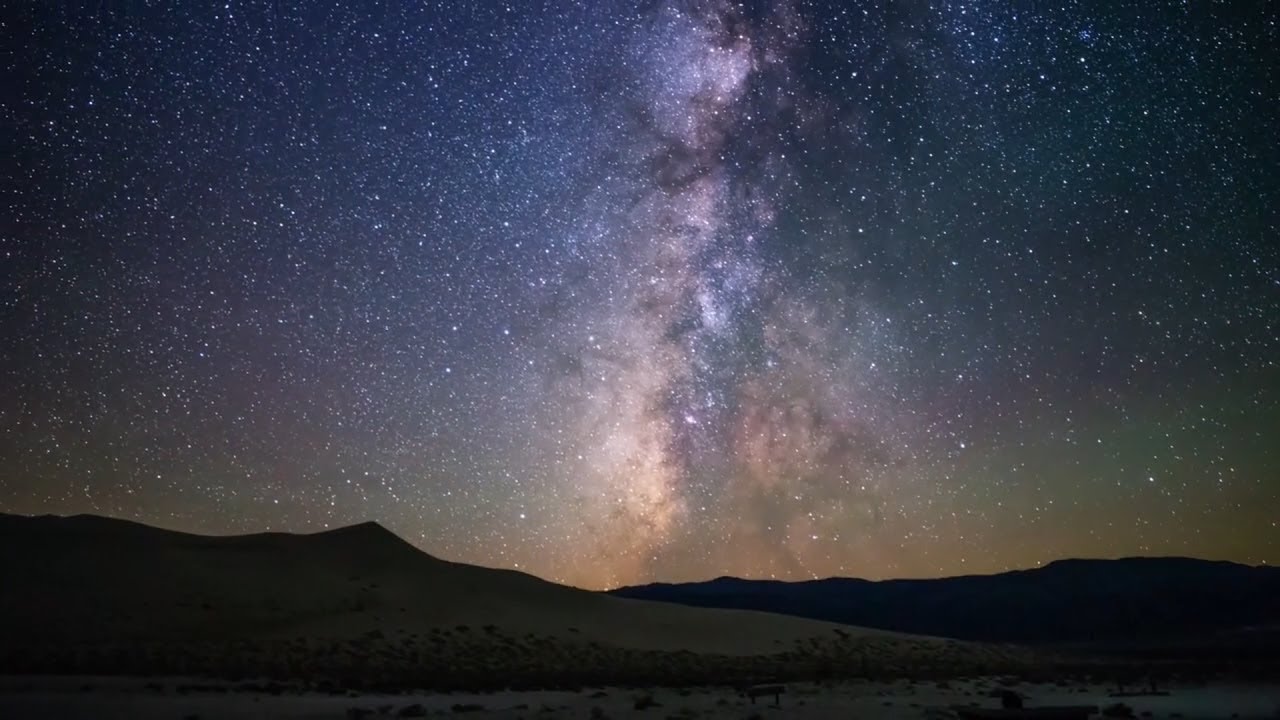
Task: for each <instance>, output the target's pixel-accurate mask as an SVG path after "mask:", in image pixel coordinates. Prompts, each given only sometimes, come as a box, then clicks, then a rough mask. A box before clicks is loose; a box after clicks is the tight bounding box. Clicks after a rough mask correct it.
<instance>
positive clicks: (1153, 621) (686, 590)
mask: <svg viewBox="0 0 1280 720" xmlns="http://www.w3.org/2000/svg"><path fill="white" fill-rule="evenodd" d="M612 593H613V594H614V595H618V596H621V597H630V598H638V599H646V600H660V601H665V602H673V603H679V604H684V605H694V606H699V607H716V608H740V609H753V610H764V611H767V612H776V613H782V614H787V615H796V616H799V617H806V618H812V619H821V620H827V621H830V622H840V623H849V624H853V625H859V626H864V627H873V628H880V629H885V630H894V631H899V632H909V633H919V634H925V635H937V636H943V637H952V638H959V639H966V640H983V641H994V642H1018V643H1040V644H1051V643H1052V644H1069V643H1097V642H1111V643H1124V642H1133V641H1137V640H1144V641H1145V640H1154V639H1157V638H1163V639H1168V638H1174V637H1186V636H1191V635H1198V636H1203V635H1205V634H1212V633H1217V632H1223V631H1233V632H1234V631H1239V630H1241V629H1242V628H1249V627H1255V626H1256V627H1267V626H1276V625H1280V568H1275V567H1269V566H1257V567H1254V566H1249V565H1241V564H1237V563H1231V562H1225V561H1212V560H1199V559H1195V558H1186V557H1130V558H1121V559H1116V560H1090V559H1068V560H1059V561H1056V562H1052V563H1049V564H1048V565H1045V566H1044V567H1041V568H1035V569H1030V570H1014V571H1010V572H1005V573H999V574H996V575H966V576H958V577H949V578H939V579H929V580H882V581H872V580H862V579H857V578H830V579H826V580H809V581H799V582H784V581H775V580H743V579H740V578H731V577H720V578H716V579H714V580H710V581H706V582H697V583H684V584H665V583H658V584H652V585H642V586H635V587H625V588H619V589H617V590H614V591H612Z"/></svg>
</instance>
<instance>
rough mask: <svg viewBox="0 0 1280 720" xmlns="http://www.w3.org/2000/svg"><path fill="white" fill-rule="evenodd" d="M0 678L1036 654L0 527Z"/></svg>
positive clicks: (435, 676)
mask: <svg viewBox="0 0 1280 720" xmlns="http://www.w3.org/2000/svg"><path fill="white" fill-rule="evenodd" d="M0 563H2V567H3V568H4V572H5V576H6V579H7V580H9V581H10V582H6V583H5V584H4V586H3V587H2V588H0V637H4V638H5V642H4V643H0V672H8V673H21V674H57V675H68V674H74V675H101V674H112V675H138V676H174V675H184V676H210V677H220V678H228V679H244V678H251V677H268V678H273V679H277V680H289V679H299V680H306V681H308V682H311V683H318V682H325V683H329V684H330V685H331V686H333V687H338V688H342V689H344V690H346V689H352V690H364V691H374V690H376V691H401V690H404V689H409V688H428V689H469V690H492V689H504V688H511V689H549V688H578V687H583V686H587V685H604V684H615V685H616V684H624V685H629V686H646V685H647V686H659V685H667V686H690V685H700V684H736V683H744V682H752V681H755V680H759V679H762V678H763V679H782V680H796V679H814V678H837V677H850V676H861V677H896V676H904V675H912V676H916V677H953V676H956V675H977V674H982V673H1008V672H1017V671H1021V670H1025V669H1027V668H1028V667H1031V666H1033V665H1036V664H1038V663H1042V662H1043V661H1044V658H1042V657H1039V656H1035V655H1033V654H1031V653H1029V652H1027V651H1025V650H1021V649H1018V648H1015V647H1013V646H1001V645H989V644H976V643H962V642H958V641H953V640H944V639H940V638H931V637H922V636H913V635H904V634H899V633H892V632H885V631H877V630H868V629H864V628H857V627H851V626H847V625H836V624H832V623H826V622H819V621H814V620H807V619H801V618H794V617H785V616H781V615H773V614H767V613H760V612H754V611H745V610H719V609H705V608H691V607H684V606H679V605H673V604H667V603H655V602H648V601H640V600H632V599H624V598H617V597H612V596H609V595H605V594H601V593H592V592H587V591H583V590H578V589H574V588H569V587H564V586H560V585H556V584H553V583H549V582H545V581H543V580H539V579H538V578H535V577H532V576H529V575H525V574H522V573H518V572H512V571H507V570H493V569H488V568H481V567H475V566H470V565H462V564H457V563H450V562H447V561H444V560H440V559H438V558H434V557H432V556H430V555H427V554H425V553H423V552H421V551H419V550H417V549H416V548H414V547H413V546H411V545H409V544H408V543H406V542H404V541H403V540H401V539H400V538H398V537H396V536H395V535H393V534H391V533H390V532H388V531H386V530H385V529H383V528H381V527H380V526H378V525H376V524H373V523H366V524H363V525H357V526H352V527H347V528H342V529H338V530H334V531H330V532H323V533H318V534H314V535H291V534H259V535H247V536H238V537H204V536H197V535H188V534H184V533H177V532H170V531H166V530H161V529H158V528H154V527H149V526H144V525H139V524H135V523H130V522H125V521H121V520H112V519H108V518H101V517H94V516H77V517H70V518H61V517H21V516H12V515H10V516H0Z"/></svg>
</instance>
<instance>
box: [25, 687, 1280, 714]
mask: <svg viewBox="0 0 1280 720" xmlns="http://www.w3.org/2000/svg"><path fill="white" fill-rule="evenodd" d="M192 684H198V685H200V686H201V688H202V689H200V690H191V689H190V688H189V687H188V688H187V689H186V690H185V691H183V692H180V691H179V690H178V688H179V687H180V686H184V685H186V686H190V685H192ZM148 686H150V687H148ZM998 686H999V683H998V681H996V680H994V679H977V680H968V681H960V682H952V683H949V684H946V685H943V686H939V685H937V684H934V683H930V682H916V683H911V682H906V681H899V682H896V683H870V682H846V683H834V684H828V685H825V686H818V685H815V684H812V683H795V684H791V685H789V686H788V691H787V693H786V694H784V695H783V696H782V700H781V705H780V706H779V707H774V706H773V703H772V700H771V699H767V700H766V699H761V700H759V701H757V703H756V704H754V705H753V704H751V702H750V701H748V700H746V699H745V698H742V697H740V696H738V694H737V693H736V692H735V691H733V690H731V689H728V688H695V689H681V690H677V689H668V688H655V689H652V690H634V689H620V688H602V689H588V690H584V691H582V692H503V693H491V694H485V695H464V694H421V695H357V696H347V695H337V696H334V695H324V694H315V693H304V694H297V693H292V692H285V693H283V694H280V695H272V694H269V693H263V692H246V691H243V690H234V689H232V690H226V688H227V686H225V685H216V684H214V683H210V682H208V681H200V680H188V679H175V678H170V679H166V680H157V679H131V678H92V677H79V678H70V677H59V678H47V677H0V718H5V719H6V720H27V719H28V718H30V719H31V720H54V719H56V720H76V719H78V718H86V719H87V718H94V719H101V720H113V719H116V718H120V719H125V718H128V719H130V720H135V719H136V720H153V719H154V720H184V719H185V720H195V719H196V718H198V719H199V720H220V719H222V718H281V719H289V720H304V719H308V720H343V719H346V718H354V717H368V718H378V717H389V718H396V717H408V716H410V715H405V714H403V713H404V709H405V708H407V707H410V706H414V705H417V706H419V708H420V709H421V710H422V711H423V714H422V715H416V716H423V717H443V716H454V715H458V716H462V717H468V718H529V719H530V720H533V719H535V718H581V719H583V720H605V719H608V718H615V719H619V720H621V719H623V718H654V719H657V720H677V719H678V720H687V719H692V718H701V719H705V720H717V719H719V718H726V719H729V718H732V719H734V720H749V719H751V718H761V719H762V720H767V719H768V718H778V719H781V718H805V719H808V718H812V719H814V720H818V719H823V720H825V719H827V718H895V719H896V718H902V719H905V718H936V719H939V720H941V718H945V717H949V716H950V714H949V713H948V712H947V708H949V707H950V706H952V705H955V704H962V705H969V704H978V705H982V706H986V707H995V706H996V705H997V701H996V700H993V699H991V698H989V697H985V694H986V692H987V691H988V690H990V689H991V688H995V687H998ZM214 687H220V688H223V689H224V690H226V691H213V690H211V688H214ZM1016 689H1017V690H1018V692H1020V693H1022V694H1023V695H1024V696H1025V697H1026V698H1027V700H1026V703H1027V706H1028V707H1034V706H1037V705H1060V704H1070V705H1081V704H1084V705H1099V706H1103V705H1108V704H1111V703H1114V702H1117V700H1116V699H1115V698H1111V697H1108V692H1109V690H1110V689H1109V688H1104V687H1099V686H1089V687H1062V686H1059V685H1032V684H1022V685H1019V686H1017V688H1016ZM642 697H650V698H652V699H653V701H655V702H656V703H657V704H656V705H653V706H650V707H647V708H644V709H637V707H636V705H637V702H636V701H637V700H638V699H640V698H642ZM1123 701H1124V702H1125V703H1127V704H1128V705H1129V706H1130V707H1132V708H1133V709H1134V711H1135V713H1137V714H1138V716H1139V718H1144V717H1145V718H1151V719H1152V720H1155V719H1158V718H1168V719H1171V720H1209V719H1212V718H1222V719H1224V720H1228V719H1231V718H1236V719H1237V720H1250V719H1264V720H1276V718H1280V685H1263V686H1243V685H1225V684H1222V685H1210V686H1202V687H1173V688H1171V694H1170V695H1168V696H1164V697H1131V698H1124V700H1123ZM361 711H363V712H367V713H368V714H361ZM1148 713H1149V714H1148Z"/></svg>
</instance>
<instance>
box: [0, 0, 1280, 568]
mask: <svg viewBox="0 0 1280 720" xmlns="http://www.w3.org/2000/svg"><path fill="white" fill-rule="evenodd" d="M1274 10H1275V8H1274V6H1272V5H1271V4H1269V3H1262V2H1256V3H1255V2H1235V3H1212V2H1195V3H1189V2H1151V3H1145V2H1144V3H1114V2H1110V0H1096V1H1086V0H1081V1H1072V0H1068V1H1066V2H1062V3H1056V4H1054V5H1053V6H1052V7H1050V6H1048V5H1046V4H1043V3H1031V4H1023V3H995V2H985V1H981V0H980V1H977V2H960V1H958V0H955V1H948V2H937V3H923V2H913V1H907V2H897V1H895V2H890V1H889V0H882V1H880V2H863V3H843V2H830V3H825V2H818V1H816V0H815V1H812V2H799V3H789V2H774V3H767V2H745V3H738V4H735V3H730V2H722V1H719V0H710V1H708V2H687V3H682V2H668V1H665V0H663V1H659V2H644V3H638V4H632V3H619V2H610V1H608V0H602V1H601V2H591V3H582V4H581V6H580V5H579V4H577V3H558V2H551V3H542V2H529V3H523V2H522V3H512V4H510V5H503V4H500V3H498V2H478V3H453V2H441V3H434V4H433V3H396V2H368V3H354V4H325V3H321V2H314V3H310V2H309V3H298V2H293V1H291V0H276V1H275V2H261V3H249V4H246V3H241V2H217V3H204V2H195V3H181V4H178V3H144V2H102V3H93V4H89V5H85V6H83V7H78V6H75V5H74V4H71V3H19V4H18V6H17V7H11V8H10V9H9V10H6V12H5V13H4V18H3V20H2V21H0V22H2V23H3V35H4V37H5V40H4V45H5V46H6V47H5V49H4V54H5V56H6V57H7V58H8V61H7V62H6V63H5V66H6V71H5V80H4V82H3V83H2V86H3V87H4V90H3V97H4V103H3V116H4V124H5V127H6V128H7V132H5V133H4V134H3V138H0V142H2V143H3V144H4V157H5V158H6V160H5V163H4V167H5V172H4V182H3V185H2V187H3V190H2V193H3V194H2V195H0V207H2V208H3V210H2V211H0V291H2V292H0V332H2V335H0V337H3V338H4V343H3V349H2V350H0V510H4V511H9V512H20V513H49V512H52V513H77V512H94V513H105V514H110V515H116V516H121V517H126V518H131V519H136V520H141V521H144V522H148V523H153V524H158V525H161V526H165V527H170V528H176V529H181V530H188V531H195V532H204V533H233V532H247V531H260V530H268V529H270V530H289V531H311V530H320V529H323V528H326V527H334V526H336V525H340V524H346V523H352V522H358V521H362V520H366V519H375V520H378V521H380V522H382V523H383V524H385V525H386V526H387V527H388V528H390V529H392V530H393V531H395V532H397V533H399V534H401V535H402V536H404V537H405V538H407V539H408V540H410V541H411V542H413V543H415V544H416V545H418V546H419V547H421V548H423V549H424V550H426V551H428V552H431V553H433V554H436V555H439V556H442V557H445V558H448V559H453V560H459V561H466V562H473V563H480V564H484V565H491V566H502V567H517V568H520V569H523V570H526V571H529V572H532V573H535V574H537V575H540V576H543V577H547V578H551V579H555V580H559V581H563V582H568V583H573V584H577V585H581V586H586V587H592V588H598V587H609V586H614V585H618V584H624V583H635V582H641V581H647V580H652V579H663V580H685V579H694V578H705V577H711V576H715V575H721V574H736V575H745V576H754V577H778V578H807V577H815V576H825V575H832V574H842V575H856V576H862V577H870V578H880V577H892V576H935V575H945V574H958V573H966V572H990V571H998V570H1004V569H1009V568H1015V567H1028V566H1034V565H1036V564H1038V563H1044V562H1048V561H1050V560H1053V559H1056V558H1060V557H1066V556H1104V557H1110V556H1118V555H1133V554H1187V555H1196V556H1204V557H1212V558H1224V559H1231V560H1237V561H1243V562H1250V563H1262V562H1268V563H1275V562H1277V561H1280V511H1278V510H1277V508H1280V371H1278V368H1277V357H1278V353H1280V340H1278V339H1277V335H1278V328H1277V325H1278V320H1280V216H1278V211H1277V208H1278V207H1280V183H1278V182H1277V176H1276V169H1277V168H1278V167H1280V142H1278V141H1277V134H1278V133H1277V130H1278V129H1280V110H1278V108H1280V102H1277V95H1278V93H1277V91H1278V90H1280V86H1278V84H1277V78H1278V77H1280V76H1278V75H1277V64H1278V63H1277V59H1278V58H1280V56H1277V55H1276V54H1275V53H1274V48H1276V47H1280V28H1278V26H1277V14H1276V13H1275V12H1274Z"/></svg>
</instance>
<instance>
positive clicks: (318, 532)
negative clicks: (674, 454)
mask: <svg viewBox="0 0 1280 720" xmlns="http://www.w3.org/2000/svg"><path fill="white" fill-rule="evenodd" d="M3 517H19V518H26V519H34V520H46V519H50V520H75V519H77V518H91V519H95V520H109V521H114V522H121V523H129V524H134V525H141V526H143V527H147V528H152V529H156V530H161V531H165V532H172V533H178V534H184V535H195V536H197V537H205V538H241V537H252V536H257V535H289V536H293V537H309V536H315V535H322V534H326V533H335V532H340V531H342V530H347V529H351V528H356V527H363V526H366V525H373V526H375V527H377V528H379V529H381V530H382V531H384V532H386V533H388V534H390V535H391V536H392V537H394V538H396V539H398V540H401V541H403V542H405V543H408V544H409V545H410V546H411V547H413V548H414V549H415V550H417V551H418V552H421V553H422V554H424V555H426V556H427V557H431V558H434V559H436V560H443V561H445V562H449V563H459V562H460V561H458V560H455V559H454V558H450V557H446V556H443V555H439V554H437V553H433V552H431V550H430V549H429V548H423V547H420V546H418V545H415V544H413V543H412V542H410V541H409V540H407V539H406V538H404V537H403V536H401V535H399V534H397V533H396V532H395V531H394V530H392V529H390V528H388V527H387V526H386V525H384V524H383V523H381V522H379V521H378V520H363V521H359V522H355V523H351V524H346V525H338V526H335V527H325V528H323V529H320V530H301V531H290V530H258V531H252V530H251V531H246V532H237V533H215V534H206V533H198V532H190V531H186V530H179V529H176V528H171V527H164V526H162V525H152V524H149V523H145V522H142V521H139V520H136V519H131V518H125V517H117V516H112V515H100V514H95V513H77V514H74V515H56V514H50V513H46V514H40V515H24V514H18V513H8V512H3V511H0V518H3ZM1132 560H1156V561H1159V560H1188V561H1192V562H1202V563H1227V564H1230V565H1238V566H1241V567H1250V568H1264V567H1265V568H1272V567H1276V565H1273V564H1271V563H1268V562H1266V561H1265V560H1264V561H1262V562H1260V563H1257V564H1250V563H1240V562H1237V561H1234V560H1227V559H1223V558H1206V557H1192V556H1187V555H1120V556H1112V557H1060V558H1054V559H1052V560H1047V561H1044V562H1042V563H1036V564H1035V565H1031V566H1027V567H1011V568H1005V569H1000V570H991V571H985V572H983V571H975V572H968V573H962V574H959V575H929V576H891V577H866V576H858V575H828V576H823V577H808V578H803V577H802V578H778V577H744V576H738V575H718V576H715V577H704V578H693V579H685V580H669V579H663V578H656V579H653V580H649V581H647V582H644V583H635V584H630V585H618V586H613V587H587V586H579V585H570V584H568V583H564V582H561V581H558V580H556V579H554V578H548V577H543V576H541V575H537V574H535V573H532V572H530V571H528V570H524V569H521V568H517V567H508V566H500V565H483V564H476V563H462V564H465V565H471V566H473V567H480V568H485V569H492V570H515V571H518V572H521V573H524V574H526V575H529V576H531V577H535V578H537V579H539V580H543V581H545V582H549V583H555V584H558V585H563V586H565V587H573V588H577V589H579V590H587V591H590V592H605V593H608V592H614V591H616V590H623V589H627V588H632V587H644V586H648V585H671V586H679V585H697V584H703V583H710V582H716V581H719V580H737V581H743V582H779V583H804V582H822V581H825V580H859V581H865V582H873V583H879V582H894V581H899V580H919V581H928V580H949V579H955V578H964V577H992V576H996V575H1004V574H1009V573H1021V572H1029V571H1034V570H1041V569H1044V568H1047V567H1049V566H1050V565H1054V564H1057V563H1069V562H1101V563H1109V562H1124V561H1132Z"/></svg>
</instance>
